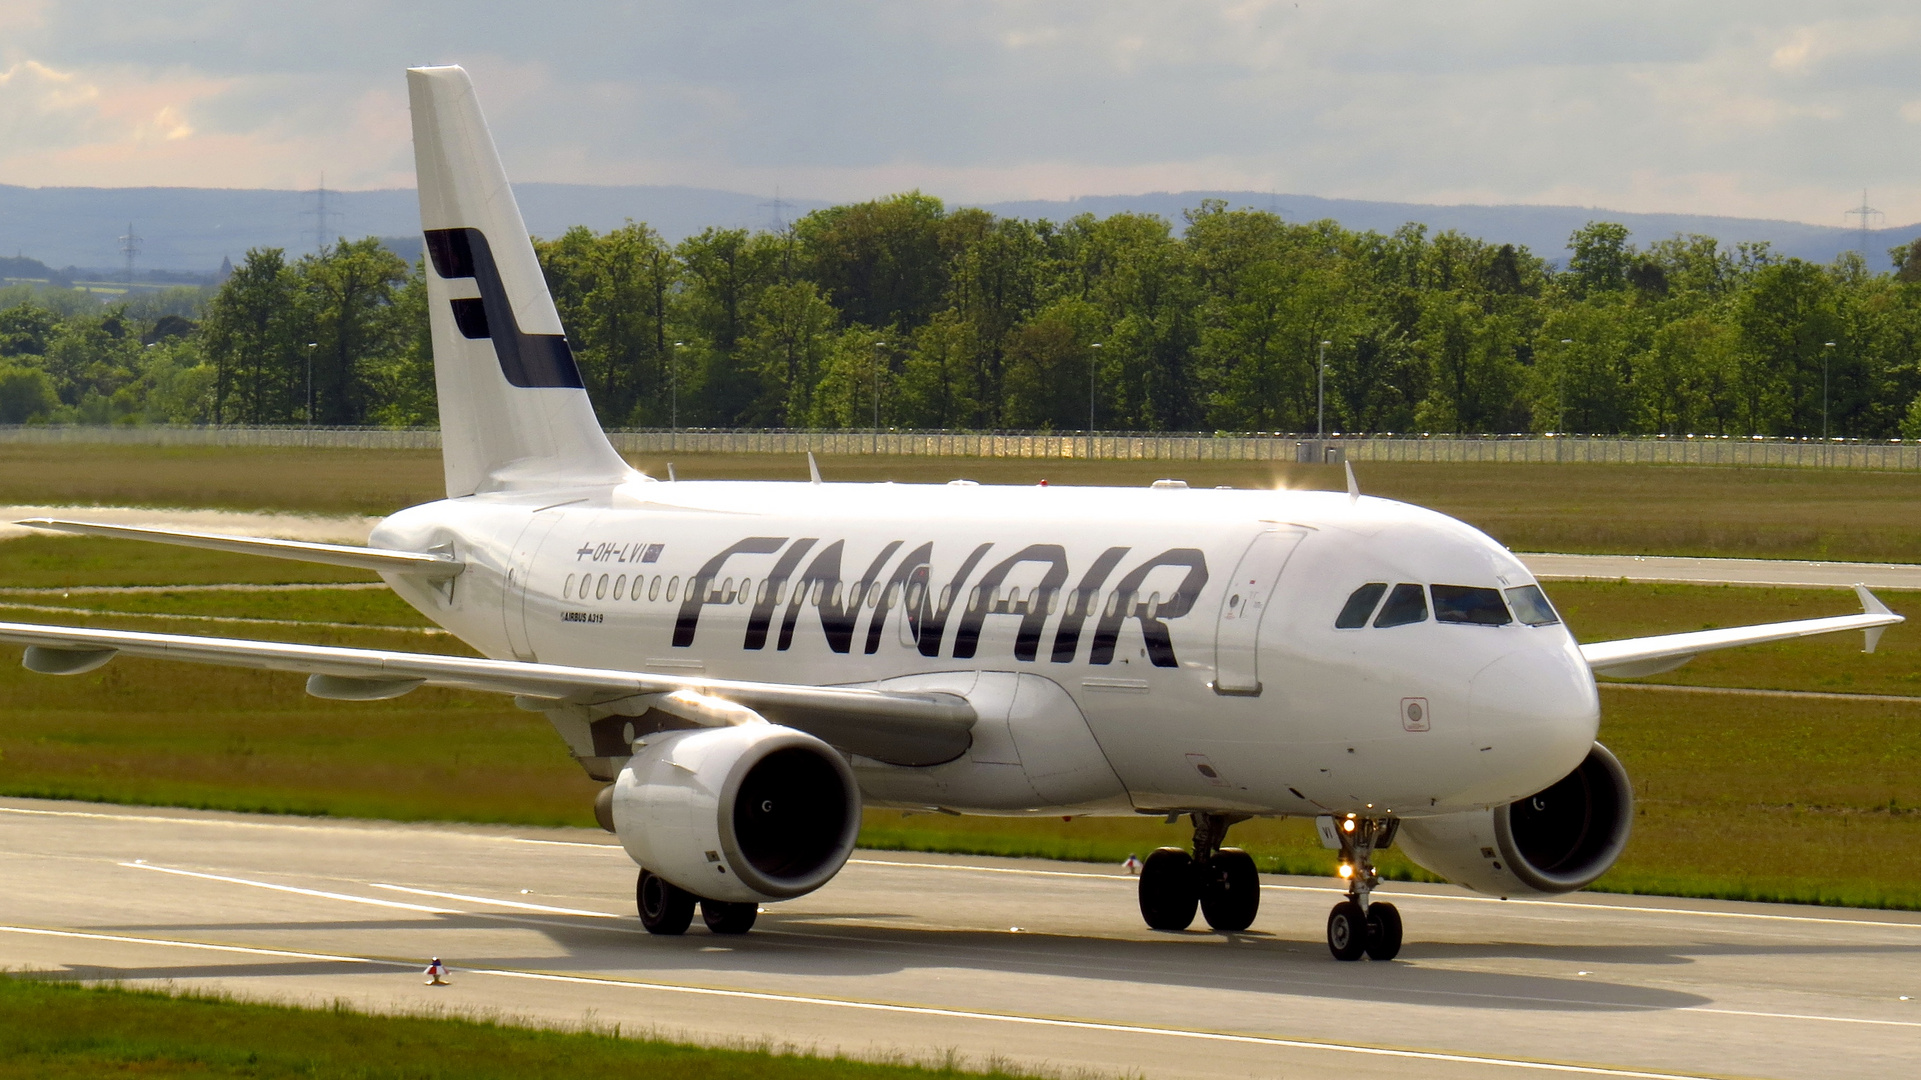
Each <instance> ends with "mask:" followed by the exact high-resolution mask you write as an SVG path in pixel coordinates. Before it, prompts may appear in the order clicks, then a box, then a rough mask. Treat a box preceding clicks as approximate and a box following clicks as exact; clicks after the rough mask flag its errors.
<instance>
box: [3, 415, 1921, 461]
mask: <svg viewBox="0 0 1921 1080" xmlns="http://www.w3.org/2000/svg"><path fill="white" fill-rule="evenodd" d="M607 435H608V438H609V439H611V440H612V441H613V444H614V447H615V449H617V450H619V451H620V452H621V453H624V454H633V455H649V456H656V455H662V454H802V453H806V452H808V451H812V452H813V453H815V454H819V455H822V456H827V455H835V456H842V455H872V454H880V455H898V456H906V457H975V458H1034V459H1053V460H1076V459H1079V460H1089V459H1092V460H1102V461H1278V462H1316V461H1319V462H1325V463H1337V462H1340V461H1342V460H1347V461H1353V462H1357V463H1358V462H1375V461H1395V462H1403V461H1404V462H1434V463H1439V464H1463V463H1472V462H1525V463H1534V464H1556V463H1561V464H1624V465H1747V466H1774V467H1787V468H1835V469H1871V470H1882V471H1905V472H1916V471H1921V442H1917V441H1910V442H1901V441H1891V442H1869V441H1865V440H1859V439H1833V440H1829V441H1826V442H1823V441H1821V440H1819V439H1768V438H1747V437H1740V436H1712V435H1706V436H1697V435H1689V436H1658V435H1656V436H1648V435H1641V436H1600V435H1595V436H1589V435H1353V436H1330V437H1328V438H1325V439H1317V438H1315V437H1314V436H1312V435H1301V434H1285V433H1273V434H1205V433H1197V434H1169V433H1151V434H1150V433H1127V432H1097V433H1094V434H1091V435H1089V434H1080V435H1074V434H1052V433H1045V432H956V431H881V432H874V431H798V430H757V431H731V430H730V431H717V430H692V431H687V430H683V431H665V430H654V429H647V430H615V431H610V432H608V433H607ZM0 443H70V444H76V445H80V444H108V445H122V446H236V447H240V446H256V447H313V448H326V449H359V450H437V449H439V448H440V432H439V431H437V430H434V429H430V428H368V427H353V428H339V427H313V428H307V427H160V426H116V427H87V426H52V425H0Z"/></svg>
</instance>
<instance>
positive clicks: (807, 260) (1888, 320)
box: [0, 193, 1921, 438]
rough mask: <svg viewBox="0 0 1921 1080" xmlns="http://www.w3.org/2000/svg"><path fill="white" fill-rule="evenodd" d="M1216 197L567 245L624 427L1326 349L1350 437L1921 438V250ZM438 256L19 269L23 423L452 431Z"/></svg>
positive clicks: (551, 270) (1184, 381)
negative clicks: (90, 287)
mask: <svg viewBox="0 0 1921 1080" xmlns="http://www.w3.org/2000/svg"><path fill="white" fill-rule="evenodd" d="M1183 217H1184V220H1183V221H1182V222H1181V223H1180V224H1179V226H1178V227H1176V225H1175V224H1174V223H1172V222H1169V221H1167V220H1165V219H1162V218H1159V217H1154V216H1149V215H1139V214H1117V215H1114V216H1112V217H1108V218H1104V219H1097V218H1094V217H1092V216H1091V215H1083V216H1081V217H1076V218H1074V219H1072V220H1070V221H1067V222H1063V223H1056V222H1051V221H1045V220H1031V221H1030V220H1021V219H1011V218H997V217H995V216H993V215H991V214H988V213H986V212H984V211H980V210H973V209H958V210H949V209H947V208H946V207H945V206H943V205H942V203H941V202H940V201H939V200H938V199H934V198H931V197H929V196H926V195H922V194H919V193H909V194H905V195H896V196H893V197H891V198H887V199H880V200H876V201H872V202H865V203H857V204H850V205H843V206H836V207H832V208H829V209H825V210H820V211H816V212H814V213H811V214H808V215H807V216H806V217H803V218H801V219H800V220H798V221H796V222H794V223H793V224H792V225H791V226H789V227H786V228H783V229H780V230H777V231H755V230H746V229H708V230H706V231H705V232H702V233H700V234H699V235H697V236H693V237H690V238H688V239H686V240H684V241H681V242H680V243H678V244H669V243H667V242H666V241H665V240H663V239H662V238H661V236H660V235H659V234H658V233H657V232H655V231H654V230H653V229H651V228H649V227H648V226H646V225H644V224H637V223H629V224H627V225H626V226H624V227H622V228H618V229H615V230H612V231H610V232H607V233H604V234H603V233H595V232H592V231H590V230H588V229H585V228H575V229H572V230H569V231H568V232H567V233H565V234H564V235H562V236H560V237H558V238H554V239H551V240H542V239H536V240H535V241H534V243H535V248H536V250H537V252H538V254H539V257H540V261H541V265H542V267H543V269H544V270H545V272H546V275H547V280H548V284H549V286H550V287H551V289H552V291H553V295H554V301H555V304H556V305H557V306H558V308H559V310H560V315H561V319H562V321H563V323H564V324H565V325H566V327H567V331H568V335H569V339H570V341H571V342H572V344H573V347H574V351H575V355H576V357H577V358H578V360H579V363H580V366H581V371H582V375H583V377H584V379H585V381H586V384H587V387H588V391H589V394H590V395H591V396H592V398H593V401H594V405H595V408H596V409H597V410H598V411H599V413H600V416H601V419H602V421H603V422H604V423H605V424H607V425H608V426H610V427H666V426H669V425H673V424H677V425H679V426H682V427H722V428H732V427H785V428H807V427H813V428H858V427H866V426H869V425H870V424H873V423H875V422H876V420H878V423H879V424H880V425H882V426H884V427H899V428H916V429H938V428H951V429H973V430H988V429H1002V430H1057V431H1078V430H1083V429H1086V428H1087V427H1089V426H1090V415H1091V423H1092V426H1093V427H1095V428H1097V429H1100V430H1131V431H1194V430H1210V431H1311V430H1313V429H1314V428H1315V425H1316V415H1317V414H1316V408H1317V396H1316V395H1317V387H1318V379H1319V372H1320V369H1321V366H1322V363H1323V359H1324V363H1325V380H1326V382H1325V385H1326V402H1325V408H1326V417H1327V427H1328V430H1330V431H1346V432H1356V433H1360V432H1410V431H1419V432H1445V433H1481V432H1521V431H1536V432H1542V431H1569V432H1579V433H1592V434H1651V433H1668V434H1681V433H1698V434H1717V435H1750V434H1756V435H1774V436H1818V435H1820V434H1821V433H1822V431H1823V425H1824V423H1825V425H1826V429H1827V430H1828V431H1829V432H1830V433H1831V434H1833V435H1836V436H1849V437H1860V438H1889V437H1906V438H1916V437H1921V398H1918V396H1917V395H1921V241H1917V242H1916V243H1915V244H1914V245H1912V246H1910V247H1905V248H1898V249H1895V250H1894V251H1892V252H1890V253H1889V255H1890V263H1889V266H1888V268H1887V269H1886V270H1878V269H1875V268H1873V267H1871V266H1869V265H1868V263H1867V262H1866V261H1865V260H1863V259H1862V258H1861V257H1860V256H1858V255H1856V254H1854V253H1845V254H1843V255H1842V256H1841V257H1840V258H1839V259H1837V260H1836V261H1835V262H1833V263H1831V264H1828V265H1817V264H1813V263H1809V262H1806V261H1803V260H1800V259H1794V258H1783V257H1780V256H1777V255H1776V254H1774V253H1773V252H1772V251H1770V250H1769V249H1768V248H1767V246H1766V245H1740V246H1737V247H1735V248H1734V249H1732V250H1729V249H1727V248H1724V247H1722V246H1721V245H1720V244H1719V243H1717V242H1716V241H1715V240H1714V239H1713V238H1710V237H1705V236H1675V237H1672V238H1669V239H1665V240H1658V241H1655V242H1653V243H1650V244H1648V245H1646V246H1645V247H1639V246H1636V245H1635V244H1633V243H1630V242H1629V237H1628V231H1627V229H1626V228H1625V227H1623V226H1621V225H1618V224H1614V223H1611V222H1605V221H1602V222H1593V223H1590V224H1589V225H1587V226H1585V227H1584V228H1582V229H1580V230H1578V231H1577V232H1575V233H1574V235H1573V236H1571V237H1570V238H1569V241H1568V250H1567V252H1566V253H1565V254H1564V255H1563V256H1562V261H1563V262H1564V265H1556V264H1555V263H1553V262H1551V261H1549V260H1548V259H1547V258H1545V257H1543V256H1540V255H1537V254H1535V253H1533V252H1531V251H1529V250H1527V249H1526V248H1525V247H1517V246H1515V245H1511V244H1496V243H1490V242H1485V241H1482V240H1478V239H1474V238H1471V237H1466V236H1462V235H1460V234H1458V233H1454V232H1442V233H1438V234H1430V233H1429V231H1428V230H1427V229H1426V228H1425V227H1423V226H1420V225H1414V224H1410V225H1407V226H1405V227H1403V228H1401V229H1399V230H1397V231H1396V232H1394V233H1393V234H1392V235H1383V234H1380V233H1376V232H1353V231H1350V230H1347V229H1343V228H1341V227H1340V226H1339V225H1337V224H1336V223H1334V222H1331V221H1319V222H1312V223H1307V224H1299V223H1292V222H1288V221H1284V220H1282V219H1281V218H1280V217H1279V216H1277V215H1275V214H1273V213H1269V212H1265V211H1259V210H1245V209H1241V210H1237V209H1230V208H1229V207H1228V206H1227V205H1226V204H1224V203H1220V202H1214V201H1208V202H1204V203H1203V204H1202V205H1201V206H1199V207H1197V208H1195V209H1193V210H1191V211H1189V212H1188V213H1186V214H1185V215H1184V216H1183ZM421 275H422V268H421V266H420V265H419V264H418V263H416V264H415V265H413V266H411V267H410V266H408V265H407V264H406V262H405V261H404V260H402V259H401V258H400V257H398V256H396V255H394V254H393V253H392V252H391V251H389V250H388V249H387V248H385V247H383V246H381V244H380V243H379V242H378V241H376V240H373V239H367V240H361V241H346V240H343V241H341V242H340V243H339V244H337V245H335V246H333V247H331V248H328V249H326V250H324V251H322V252H320V253H319V254H316V255H309V256H306V257H303V258H300V259H294V260H289V259H288V258H287V257H286V255H285V253H284V252H281V251H278V250H274V249H257V250H254V251H250V252H248V253H247V256H246V258H245V260H244V261H243V262H242V264H241V265H240V267H239V268H238V269H237V270H236V271H235V272H234V274H233V275H232V277H230V278H229V279H228V280H227V281H226V282H225V283H223V284H222V285H221V286H219V287H218V288H217V289H212V290H206V291H204V292H203V293H196V292H195V291H194V290H172V291H170V292H168V293H164V294H159V295H157V296H154V297H146V298H141V299H139V300H136V301H132V302H128V303H123V304H117V305H112V306H108V307H104V308H102V307H100V306H99V305H98V304H97V303H94V302H92V301H87V300H85V299H84V298H82V299H81V300H78V301H76V300H75V299H74V297H75V296H77V295H78V294H73V293H63V292H60V291H57V290H48V289H41V290H38V291H35V290H31V289H28V288H27V287H24V286H16V287H14V288H11V289H8V290H0V308H4V310H3V311H0V422H9V423H20V422H42V421H44V422H88V423H116V422H119V423H138V422H173V423H245V424H288V423H304V422H308V420H309V419H310V418H311V420H312V422H315V423H320V424H329V425H333V424H384V425H401V426H407V425H420V424H431V423H433V421H434V408H433V376H432V362H431V352H432V350H431V346H430V343H429V341H428V335H427V330H426V315H427V313H426V290H425V286H424V284H423V282H422V278H421ZM309 372H311V381H310V377H309ZM309 403H311V409H310V408H309ZM1090 411H1091V414H1090Z"/></svg>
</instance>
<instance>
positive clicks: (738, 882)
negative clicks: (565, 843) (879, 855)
mask: <svg viewBox="0 0 1921 1080" xmlns="http://www.w3.org/2000/svg"><path fill="white" fill-rule="evenodd" d="M612 803H613V807H612V808H613V819H614V831H615V833H616V834H617V835H618V836H619V837H620V843H621V846H622V847H624V848H626V849H627V854H628V855H630V856H632V857H633V860H634V861H635V862H636V863H639V864H640V865H641V866H643V867H646V868H647V869H649V870H652V871H653V872H654V873H656V874H659V875H660V876H661V877H663V878H666V879H667V880H668V881H670V882H672V883H674V884H675V885H678V886H680V887H681V888H683V889H686V890H687V891H688V892H690V893H693V894H694V895H695V896H700V897H705V898H707V899H709V900H730V901H743V902H745V901H754V902H758V901H762V900H785V899H788V898H790V897H795V896H800V895H802V894H804V893H809V892H812V891H814V890H815V889H818V888H820V887H821V886H822V885H825V884H826V883H827V882H828V880H829V879H830V878H832V877H833V876H834V875H835V874H837V873H839V872H840V868H841V867H842V866H843V865H844V864H845V863H846V862H847V857H848V855H850V854H852V853H853V850H854V836H855V834H856V833H858V832H859V831H860V789H859V788H858V787H857V786H856V785H855V783H854V773H853V770H852V769H849V768H848V767H847V762H846V761H845V760H843V759H842V758H841V756H840V755H839V754H838V753H836V752H835V751H834V749H833V748H832V747H830V746H828V745H827V744H826V743H824V742H822V741H820V740H819V739H817V738H815V737H814V736H812V735H809V734H807V733H806V732H803V731H796V730H794V729H793V728H789V727H781V726H778V725H775V724H764V723H752V724H741V725H739V726H735V727H719V728H701V729H697V730H692V731H684V730H683V731H665V732H659V733H657V734H651V735H647V736H645V737H643V738H641V739H639V740H637V741H636V742H635V743H634V756H633V758H632V759H631V760H629V761H628V763H627V767H626V768H624V769H622V770H621V772H620V776H619V778H618V779H617V780H615V782H614V789H613V798H612Z"/></svg>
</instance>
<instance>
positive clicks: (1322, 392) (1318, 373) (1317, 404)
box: [1314, 341, 1334, 461]
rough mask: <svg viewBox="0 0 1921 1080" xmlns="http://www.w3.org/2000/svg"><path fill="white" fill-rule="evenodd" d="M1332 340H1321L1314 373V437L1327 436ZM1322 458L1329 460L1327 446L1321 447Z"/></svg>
mask: <svg viewBox="0 0 1921 1080" xmlns="http://www.w3.org/2000/svg"><path fill="white" fill-rule="evenodd" d="M1332 344H1334V343H1333V342H1331V341H1323V342H1321V358H1320V361H1319V362H1318V363H1316V364H1315V375H1314V437H1315V438H1316V439H1325V438H1327V347H1328V346H1329V345H1332ZM1321 460H1322V461H1326V460H1327V447H1325V446H1323V447H1321Z"/></svg>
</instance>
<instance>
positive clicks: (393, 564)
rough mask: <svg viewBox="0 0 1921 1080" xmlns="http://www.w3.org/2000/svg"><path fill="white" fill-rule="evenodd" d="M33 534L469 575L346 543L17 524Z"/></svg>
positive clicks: (440, 560) (429, 560)
mask: <svg viewBox="0 0 1921 1080" xmlns="http://www.w3.org/2000/svg"><path fill="white" fill-rule="evenodd" d="M14 524H16V525H26V526H30V527H32V528H35V529H50V530H52V531H54V532H67V533H79V534H80V535H83V536H107V537H112V538H114V539H116V540H150V541H152V542H154V543H156V544H175V545H178V546H180V547H192V548H206V549H208V550H211V551H231V552H233V553H235V554H237V555H265V556H267V557H268V558H270V559H292V560H294V561H296V562H310V563H326V564H328V565H331V566H351V567H354V568H356V569H359V570H372V571H374V572H376V573H380V572H383V571H384V572H386V573H390V574H411V575H414V576H417V577H424V578H428V579H430V580H445V579H447V578H451V577H454V576H456V575H458V574H459V573H460V572H461V571H462V570H465V569H466V568H467V567H466V564H465V563H462V562H460V561H458V560H456V559H454V558H451V557H449V556H446V555H433V554H422V553H420V552H417V551H393V550H389V549H387V548H369V547H353V546H351V545H348V544H312V543H308V542H306V541H304V540H269V539H262V538H260V537H256V536H220V535H218V534H215V533H197V532H179V531H176V530H173V529H151V528H145V527H143V526H137V525H97V524H94V523H93V522H89V521H60V520H57V519H54V518H28V519H26V520H25V521H16V522H14Z"/></svg>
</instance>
